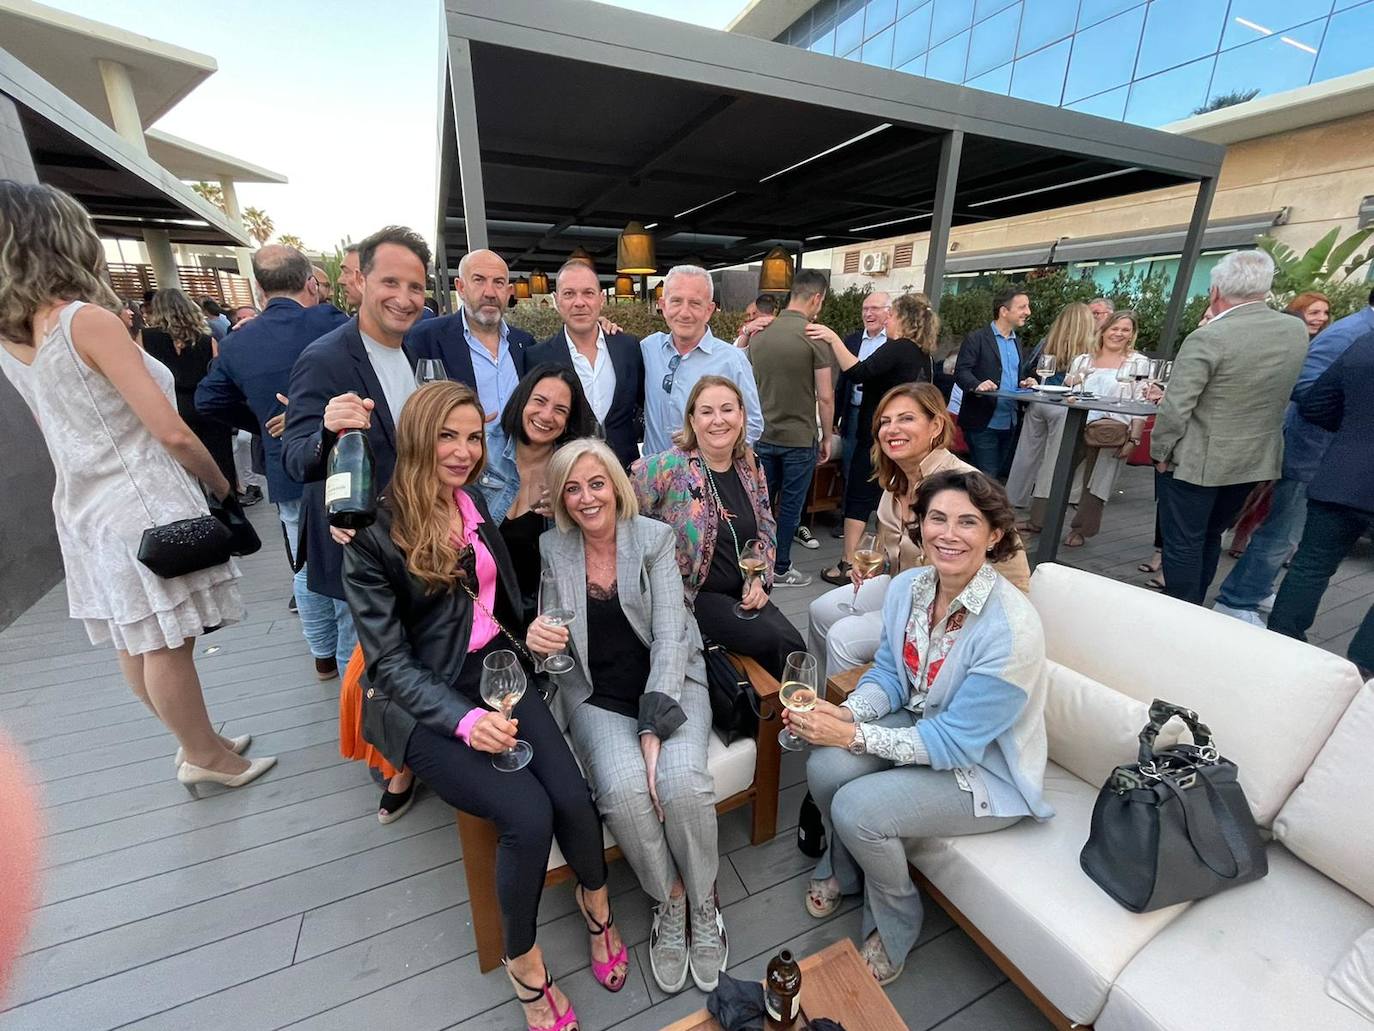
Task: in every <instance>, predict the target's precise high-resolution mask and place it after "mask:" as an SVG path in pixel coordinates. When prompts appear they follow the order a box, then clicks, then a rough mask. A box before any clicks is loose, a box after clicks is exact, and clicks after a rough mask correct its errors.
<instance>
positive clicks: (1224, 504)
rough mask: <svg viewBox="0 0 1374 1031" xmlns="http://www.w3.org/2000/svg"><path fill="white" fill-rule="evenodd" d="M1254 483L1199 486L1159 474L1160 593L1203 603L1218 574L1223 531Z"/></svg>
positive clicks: (1229, 523)
mask: <svg viewBox="0 0 1374 1031" xmlns="http://www.w3.org/2000/svg"><path fill="white" fill-rule="evenodd" d="M1254 486H1255V485H1254V484H1253V483H1230V484H1227V485H1226V486H1224V487H1199V486H1198V485H1197V484H1195V483H1187V482H1185V481H1183V480H1180V479H1177V478H1175V476H1174V474H1173V473H1172V472H1168V473H1161V474H1160V476H1159V479H1158V481H1157V482H1156V487H1155V489H1156V491H1157V492H1158V495H1159V500H1158V506H1159V530H1160V537H1161V539H1162V541H1163V544H1164V593H1165V594H1167V595H1168V596H1169V597H1171V598H1178V599H1179V600H1180V601H1190V602H1192V603H1193V604H1194V605H1201V604H1202V603H1203V599H1205V598H1206V597H1207V590H1208V588H1210V587H1211V586H1212V579H1213V577H1215V576H1216V575H1217V563H1218V562H1219V561H1220V559H1221V535H1222V534H1223V533H1225V532H1226V530H1227V529H1229V528H1230V527H1231V526H1232V525H1233V524H1234V523H1235V521H1236V518H1237V517H1238V516H1239V515H1240V510H1241V509H1242V508H1243V507H1245V499H1246V498H1247V497H1249V496H1250V491H1251V489H1253V488H1254Z"/></svg>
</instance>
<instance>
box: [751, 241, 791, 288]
mask: <svg viewBox="0 0 1374 1031" xmlns="http://www.w3.org/2000/svg"><path fill="white" fill-rule="evenodd" d="M791 289H792V255H790V254H788V253H787V252H786V251H785V250H783V249H782V248H781V247H774V248H773V249H772V250H771V251H769V252H768V253H767V254H765V255H764V257H763V268H762V269H760V270H759V293H765V294H767V293H786V292H787V291H788V290H791Z"/></svg>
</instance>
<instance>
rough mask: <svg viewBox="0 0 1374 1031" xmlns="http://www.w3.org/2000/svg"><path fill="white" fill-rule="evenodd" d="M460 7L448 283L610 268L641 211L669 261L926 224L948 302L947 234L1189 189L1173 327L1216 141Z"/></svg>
mask: <svg viewBox="0 0 1374 1031" xmlns="http://www.w3.org/2000/svg"><path fill="white" fill-rule="evenodd" d="M446 7H447V26H448V61H447V68H446V82H445V87H444V91H443V103H442V104H441V105H440V112H441V113H440V122H441V124H440V127H439V135H440V139H441V151H440V159H439V186H438V224H437V239H438V255H439V258H438V261H437V266H438V272H439V274H440V276H441V277H443V278H447V277H450V276H452V275H453V274H454V271H455V270H456V268H457V264H458V259H459V258H460V257H461V256H462V254H464V253H465V252H466V251H467V250H469V249H472V248H477V247H491V248H493V249H494V250H496V251H498V252H499V253H501V254H502V255H503V256H504V257H506V258H507V260H508V261H509V263H510V265H511V267H512V269H513V270H514V271H517V272H522V271H523V272H528V271H529V270H531V269H533V268H535V267H542V268H543V269H544V270H546V271H552V270H553V269H556V268H557V267H558V266H559V265H561V264H562V262H563V261H564V260H565V259H566V258H567V257H568V256H569V254H570V253H571V252H572V251H573V249H574V248H576V247H579V246H580V247H583V248H585V249H586V250H587V251H589V252H590V253H591V254H592V255H593V257H594V258H596V259H597V261H598V263H599V264H600V266H601V267H600V271H601V272H602V273H603V274H605V273H607V272H609V273H614V271H615V269H614V254H615V246H616V239H617V237H618V235H619V233H620V231H621V230H622V229H623V228H624V227H625V225H626V224H627V223H628V222H630V221H631V220H635V221H639V222H642V223H644V224H645V225H646V227H648V228H650V229H651V230H652V231H653V233H654V234H655V239H656V244H657V252H658V266H659V268H660V271H666V270H667V269H668V268H669V267H671V266H672V265H673V264H676V263H678V262H681V261H685V260H688V259H691V260H694V261H697V262H701V263H704V264H706V265H707V266H708V267H713V268H721V267H725V266H729V265H735V264H740V263H744V262H748V261H752V260H756V259H758V258H760V257H762V256H763V255H764V254H765V253H766V252H767V251H768V250H770V249H771V248H772V247H774V246H782V247H785V248H787V249H788V250H789V251H793V252H797V253H800V252H801V251H803V250H818V249H825V248H830V247H841V246H853V245H855V244H862V243H865V242H867V241H873V240H881V239H884V238H886V237H890V236H892V235H893V234H894V233H900V232H903V231H910V230H913V229H929V231H930V251H929V254H928V256H927V258H926V262H925V284H924V285H925V291H926V293H927V294H928V295H929V296H930V297H932V298H933V299H936V300H937V302H938V298H939V293H940V286H941V282H942V280H943V276H944V269H945V256H946V251H947V249H948V244H949V230H950V227H951V226H954V225H962V224H966V223H970V222H980V221H988V220H992V219H1000V218H1009V217H1013V216H1017V215H1024V214H1027V213H1029V212H1034V211H1040V210H1045V209H1049V208H1058V207H1063V206H1065V205H1070V204H1080V203H1087V202H1091V201H1097V200H1101V199H1104V198H1109V197H1117V196H1122V195H1127V194H1134V193H1139V192H1141V191H1145V190H1152V189H1157V188H1160V187H1167V186H1176V185H1179V184H1184V183H1196V184H1197V200H1196V203H1195V204H1194V208H1193V215H1192V220H1191V222H1190V224H1189V227H1188V231H1187V233H1186V235H1185V239H1184V242H1183V249H1182V261H1181V262H1180V267H1179V271H1178V275H1177V278H1176V281H1175V286H1174V291H1173V296H1172V300H1171V304H1170V308H1169V314H1168V318H1167V320H1166V324H1165V327H1164V335H1163V339H1164V340H1172V339H1173V338H1174V335H1175V330H1176V328H1177V325H1178V318H1179V314H1180V312H1181V311H1182V307H1183V303H1184V301H1185V300H1186V292H1187V285H1188V281H1189V279H1190V278H1191V276H1192V271H1193V267H1194V264H1195V262H1196V259H1197V254H1198V251H1199V249H1200V245H1201V242H1202V233H1203V230H1204V228H1205V227H1206V224H1207V215H1208V211H1209V209H1210V206H1211V201H1212V196H1213V193H1214V191H1215V186H1216V177H1217V174H1218V172H1219V170H1220V168H1221V161H1222V157H1223V155H1224V153H1225V151H1224V148H1222V147H1220V146H1217V145H1215V144H1210V143H1202V142H1198V141H1196V140H1192V139H1188V138H1185V137H1180V136H1175V135H1172V134H1169V133H1163V132H1157V131H1154V130H1151V129H1144V128H1141V127H1139V126H1135V125H1129V124H1125V123H1122V122H1115V121H1109V120H1107V119H1103V118H1097V117H1094V116H1091V115H1085V114H1079V113H1077V112H1073V111H1066V110H1062V109H1060V108H1055V107H1047V106H1045V105H1041V104H1033V103H1030V102H1027V101H1022V100H1016V99H1013V98H1009V97H1003V96H997V95H994V94H990V93H984V92H982V91H980V90H974V89H969V88H967V87H963V86H955V85H950V84H948V83H943V82H937V81H934V80H930V79H924V78H919V77H916V76H912V75H908V74H906V73H902V72H895V71H889V70H886V69H880V68H873V67H869V66H867V65H863V64H859V63H856V62H853V61H845V60H841V59H838V58H833V57H826V56H823V55H819V54H812V53H809V52H807V51H803V50H799V49H796V48H794V47H788V46H783V45H781V44H776V43H771V42H767V41H764V40H759V39H753V38H750V37H747V36H741V35H739V34H735V33H727V32H720V31H716V30H713V29H703V28H698V27H696V26H691V25H686V24H683V23H680V22H676V21H671V20H668V19H664V18H656V17H652V16H649V15H643V14H638V13H635V12H631V11H626V10H622V9H619V8H614V7H610V6H608V5H605V4H600V3H593V2H589V0H446ZM441 294H446V291H443V290H441Z"/></svg>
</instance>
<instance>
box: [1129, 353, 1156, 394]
mask: <svg viewBox="0 0 1374 1031" xmlns="http://www.w3.org/2000/svg"><path fill="white" fill-rule="evenodd" d="M1153 364H1154V362H1153V360H1152V359H1150V358H1148V357H1146V356H1145V355H1143V354H1138V355H1136V356H1135V357H1134V358H1132V359H1131V366H1132V368H1133V370H1134V372H1135V389H1134V390H1132V391H1131V400H1133V401H1144V400H1145V383H1146V381H1147V380H1149V378H1150V367H1151V366H1152V365H1153Z"/></svg>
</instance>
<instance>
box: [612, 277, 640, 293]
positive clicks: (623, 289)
mask: <svg viewBox="0 0 1374 1031" xmlns="http://www.w3.org/2000/svg"><path fill="white" fill-rule="evenodd" d="M615 295H616V297H622V298H633V297H634V295H635V281H634V280H633V279H631V278H630V277H629V276H616V277H615Z"/></svg>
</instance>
